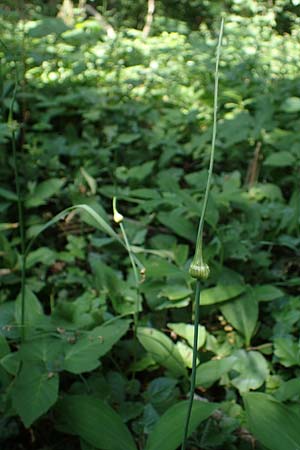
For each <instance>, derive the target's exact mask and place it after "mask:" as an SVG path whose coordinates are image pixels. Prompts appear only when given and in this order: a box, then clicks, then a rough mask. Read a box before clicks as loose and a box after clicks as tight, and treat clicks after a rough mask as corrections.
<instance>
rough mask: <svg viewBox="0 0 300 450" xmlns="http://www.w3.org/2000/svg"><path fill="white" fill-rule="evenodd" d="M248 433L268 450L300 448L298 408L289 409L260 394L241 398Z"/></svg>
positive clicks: (299, 410)
mask: <svg viewBox="0 0 300 450" xmlns="http://www.w3.org/2000/svg"><path fill="white" fill-rule="evenodd" d="M243 399H244V403H245V409H246V417H247V422H248V426H249V428H250V431H251V432H252V433H253V434H254V436H255V437H256V438H257V439H258V440H259V441H260V442H261V443H262V444H263V445H264V446H265V447H267V448H268V449H270V450H282V449H284V450H298V449H299V448H300V433H299V423H300V407H299V405H298V406H297V408H291V407H289V406H285V405H283V404H281V403H279V402H278V401H277V400H275V399H274V398H272V397H271V396H269V395H266V394H263V393H261V392H255V393H248V394H246V395H244V396H243Z"/></svg>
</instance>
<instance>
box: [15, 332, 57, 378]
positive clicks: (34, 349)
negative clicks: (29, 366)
mask: <svg viewBox="0 0 300 450" xmlns="http://www.w3.org/2000/svg"><path fill="white" fill-rule="evenodd" d="M63 348H64V342H63V341H62V339H57V338H51V337H45V338H42V339H34V340H28V341H26V342H24V343H23V344H22V345H21V347H20V350H19V357H20V359H21V360H22V361H23V362H28V363H29V362H31V363H38V362H41V363H44V365H45V367H47V369H48V370H49V371H51V372H56V371H58V370H62V369H63Z"/></svg>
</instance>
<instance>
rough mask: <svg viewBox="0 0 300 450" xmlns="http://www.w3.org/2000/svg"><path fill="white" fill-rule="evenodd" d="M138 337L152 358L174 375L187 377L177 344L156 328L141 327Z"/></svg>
mask: <svg viewBox="0 0 300 450" xmlns="http://www.w3.org/2000/svg"><path fill="white" fill-rule="evenodd" d="M137 337H138V339H139V341H140V343H141V344H142V346H143V347H144V348H145V350H147V352H148V353H149V354H150V356H151V357H152V358H153V359H154V360H155V361H156V362H158V363H159V364H161V365H162V366H163V367H166V368H167V369H168V370H169V371H170V372H171V373H172V374H173V375H175V376H180V375H186V369H185V367H184V361H183V359H182V357H181V355H180V353H179V351H178V350H177V348H176V346H175V344H174V343H173V342H172V341H171V339H170V338H168V337H167V336H166V335H164V334H163V333H161V332H160V331H158V330H155V329H154V328H147V327H139V328H138V332H137Z"/></svg>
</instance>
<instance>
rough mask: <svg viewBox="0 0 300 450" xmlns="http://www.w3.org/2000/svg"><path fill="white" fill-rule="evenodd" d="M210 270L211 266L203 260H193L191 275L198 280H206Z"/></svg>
mask: <svg viewBox="0 0 300 450" xmlns="http://www.w3.org/2000/svg"><path fill="white" fill-rule="evenodd" d="M209 272H210V270H209V266H208V265H207V264H206V263H204V262H203V261H197V260H193V261H192V263H191V265H190V269H189V274H190V275H191V277H193V278H196V279H197V280H206V279H207V278H208V276H209Z"/></svg>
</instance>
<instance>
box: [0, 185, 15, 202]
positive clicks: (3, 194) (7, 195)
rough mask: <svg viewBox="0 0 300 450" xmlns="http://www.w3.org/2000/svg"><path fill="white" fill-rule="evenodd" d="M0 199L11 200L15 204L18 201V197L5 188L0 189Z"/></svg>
mask: <svg viewBox="0 0 300 450" xmlns="http://www.w3.org/2000/svg"><path fill="white" fill-rule="evenodd" d="M0 197H2V198H5V200H11V201H13V202H16V201H17V200H18V196H17V194H16V193H15V192H12V191H9V190H8V189H5V188H0Z"/></svg>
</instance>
